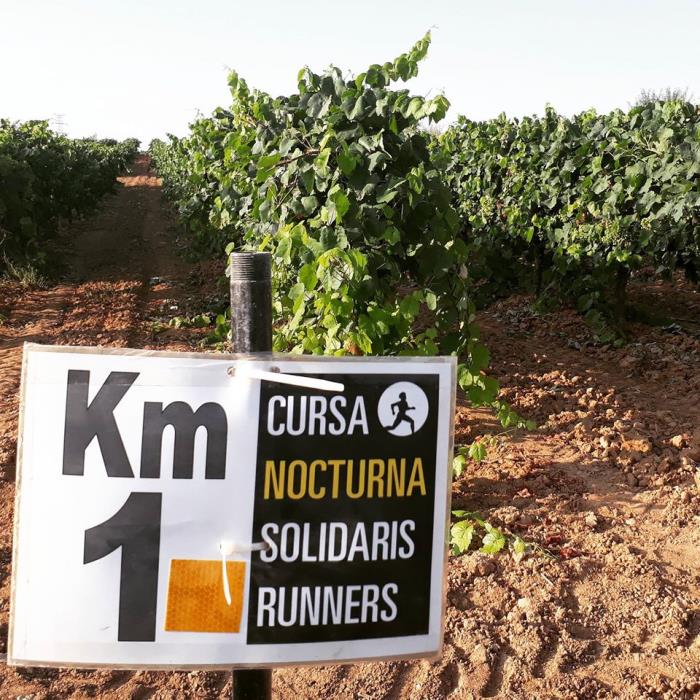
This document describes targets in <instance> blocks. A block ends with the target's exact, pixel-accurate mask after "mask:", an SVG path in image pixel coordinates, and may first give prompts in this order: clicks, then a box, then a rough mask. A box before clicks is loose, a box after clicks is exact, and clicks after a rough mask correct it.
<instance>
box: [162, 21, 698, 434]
mask: <svg viewBox="0 0 700 700" xmlns="http://www.w3.org/2000/svg"><path fill="white" fill-rule="evenodd" d="M429 43H430V35H429V34H428V35H426V36H425V37H424V38H423V39H421V40H420V41H419V42H418V43H417V44H415V46H414V47H413V48H412V49H411V50H410V51H409V52H408V53H406V54H403V55H401V56H399V57H398V58H397V59H396V60H395V61H393V62H388V63H385V64H383V65H379V64H375V65H372V66H370V67H369V68H368V69H367V71H366V72H363V73H361V74H360V75H358V76H356V77H353V76H348V75H347V74H344V73H343V72H341V71H340V70H338V69H337V68H330V69H328V70H327V71H326V72H324V73H321V74H316V73H313V72H311V71H310V70H309V69H308V68H305V69H302V70H301V71H300V72H299V75H298V91H297V92H296V93H295V94H292V95H290V96H284V97H276V98H273V97H271V96H270V95H268V94H266V93H264V92H261V91H257V90H253V89H251V88H249V86H248V85H247V83H246V82H245V81H244V80H243V79H242V78H241V77H240V76H238V75H237V74H236V73H235V72H234V73H231V75H230V77H229V85H230V88H231V93H232V97H233V100H232V104H231V106H230V107H228V108H226V109H224V108H220V109H217V110H216V111H215V112H214V114H213V115H212V116H211V117H208V118H203V119H199V120H198V121H196V122H195V123H194V124H192V126H191V131H190V133H189V135H188V136H187V137H186V138H176V137H173V136H171V137H169V140H168V141H167V142H163V141H158V140H157V141H154V142H153V143H152V144H151V147H150V153H151V156H152V158H153V161H154V164H155V167H156V169H157V170H158V172H159V173H160V175H161V176H162V177H163V180H164V188H165V192H166V195H167V196H168V197H169V198H170V199H171V200H172V201H173V202H174V204H175V206H176V208H177V210H178V213H179V215H180V219H181V221H182V223H183V227H184V229H185V230H186V232H187V234H188V237H189V241H190V243H191V245H192V246H193V247H194V248H195V249H197V250H198V251H200V252H202V253H206V254H217V255H220V254H222V253H223V252H224V251H226V253H229V252H231V251H232V250H233V249H247V250H267V251H270V252H271V254H272V256H273V259H274V262H275V274H274V282H275V285H276V289H275V299H274V313H275V338H274V345H275V349H276V350H280V351H291V352H310V353H330V354H431V355H432V354H444V353H455V354H458V355H460V356H461V357H462V358H463V360H464V363H463V364H462V365H460V375H459V381H460V385H461V386H462V388H463V389H464V390H465V391H466V392H467V393H468V395H469V398H470V400H471V401H472V402H473V403H475V404H482V405H483V404H490V405H493V406H495V407H496V409H497V410H498V411H499V414H500V418H501V420H502V421H503V422H504V424H505V425H512V424H514V423H518V422H519V421H520V419H519V418H518V417H517V416H516V415H515V414H514V413H512V412H511V411H510V409H508V407H507V406H505V405H504V404H502V403H499V402H498V401H497V399H496V397H497V394H498V385H497V383H496V382H495V381H494V380H493V379H491V378H489V377H487V376H486V375H485V373H484V369H485V368H486V366H487V365H488V361H489V354H488V351H487V349H486V348H485V347H484V345H483V344H482V343H480V342H479V335H478V329H477V328H476V326H475V325H474V317H475V306H476V303H477V301H478V300H479V295H480V294H482V293H483V291H484V290H485V289H488V288H489V286H493V283H494V282H496V284H497V285H498V286H499V287H501V288H503V287H504V286H505V287H507V286H508V285H509V284H510V285H516V284H517V285H520V286H522V285H528V284H531V285H533V286H534V287H536V288H537V291H538V292H539V293H542V292H544V291H546V292H547V296H552V294H551V292H552V290H554V289H556V290H557V292H561V293H563V294H576V295H577V296H579V297H580V298H583V299H585V300H587V301H586V303H588V304H592V305H597V306H601V305H603V304H604V303H605V302H606V298H605V297H606V296H607V295H606V294H605V292H606V291H607V290H613V292H614V294H613V295H612V296H613V303H612V304H611V308H612V312H613V313H614V312H615V310H616V307H615V302H617V304H618V307H617V311H618V312H619V313H622V312H621V306H620V305H621V304H622V303H624V288H625V285H626V282H627V279H628V277H629V274H630V271H631V270H634V269H635V268H637V267H640V266H642V265H647V264H649V263H652V264H654V265H655V266H656V268H657V269H658V271H659V273H669V272H670V271H672V270H673V269H674V268H676V267H677V266H679V265H680V266H683V267H684V268H685V269H686V270H687V271H688V272H689V273H690V274H691V275H692V274H693V273H694V270H695V266H696V261H697V257H698V252H699V251H698V245H699V244H700V227H699V224H698V212H699V211H700V113H699V112H698V110H697V108H696V107H694V106H693V105H690V104H685V103H680V102H667V103H657V104H651V105H648V106H645V107H639V108H635V109H632V110H630V111H629V112H627V113H625V112H621V111H618V112H614V113H612V114H609V115H604V116H601V115H597V114H596V113H595V112H586V113H584V114H582V115H579V116H577V117H574V118H572V119H567V118H564V117H562V116H559V115H557V114H556V113H555V112H554V111H553V110H551V109H548V110H547V113H546V114H545V116H544V117H542V118H527V119H523V120H508V119H506V118H505V117H501V118H498V119H495V120H491V121H486V122H473V121H469V120H467V119H464V118H460V119H459V120H458V122H457V123H456V124H454V125H453V126H451V127H450V128H448V129H447V131H446V132H445V133H443V134H441V135H439V136H435V135H433V134H432V133H431V131H430V125H431V124H432V123H435V122H438V121H440V120H441V119H442V118H443V117H444V116H445V113H446V111H447V109H448V107H449V103H448V101H447V99H446V98H445V97H444V96H443V95H437V96H434V97H432V98H430V99H428V98H424V97H421V96H416V95H412V94H411V93H410V92H409V91H408V90H406V89H403V88H401V87H400V83H401V82H405V81H407V80H409V79H410V78H412V77H414V76H415V75H416V74H417V72H418V66H419V63H420V61H421V60H422V59H423V58H424V57H425V55H426V52H427V50H428V46H429ZM601 290H602V291H601ZM621 300H622V301H621ZM220 327H221V328H222V329H225V328H226V324H225V323H222V324H220Z"/></svg>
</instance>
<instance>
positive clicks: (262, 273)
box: [231, 252, 272, 282]
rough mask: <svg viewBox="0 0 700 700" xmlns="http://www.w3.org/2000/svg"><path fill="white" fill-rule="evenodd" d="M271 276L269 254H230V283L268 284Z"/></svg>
mask: <svg viewBox="0 0 700 700" xmlns="http://www.w3.org/2000/svg"><path fill="white" fill-rule="evenodd" d="M271 275H272V256H271V255H270V253H251V252H242V253H231V282H269V280H270V278H271Z"/></svg>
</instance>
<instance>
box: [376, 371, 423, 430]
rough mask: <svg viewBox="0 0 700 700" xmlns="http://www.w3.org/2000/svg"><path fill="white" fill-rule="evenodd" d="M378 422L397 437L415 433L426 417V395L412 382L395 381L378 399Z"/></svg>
mask: <svg viewBox="0 0 700 700" xmlns="http://www.w3.org/2000/svg"><path fill="white" fill-rule="evenodd" d="M377 415H378V416H379V422H380V423H381V424H382V425H383V426H384V427H385V428H386V429H387V430H388V431H389V432H390V433H391V434H392V435H396V436H397V437H405V436H406V435H413V433H417V432H418V431H419V430H420V429H421V428H422V427H423V423H425V419H426V418H427V417H428V397H427V396H426V395H425V392H424V391H423V389H421V388H420V387H419V386H418V385H416V384H414V383H413V382H396V384H392V385H391V386H390V387H389V388H388V389H385V390H384V393H383V394H382V395H381V397H380V399H379V404H378V405H377Z"/></svg>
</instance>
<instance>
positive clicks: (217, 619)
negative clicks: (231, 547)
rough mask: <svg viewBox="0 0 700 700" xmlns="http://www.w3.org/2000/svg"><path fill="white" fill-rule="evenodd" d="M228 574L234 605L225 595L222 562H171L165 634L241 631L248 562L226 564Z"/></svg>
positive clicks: (198, 560) (229, 562)
mask: <svg viewBox="0 0 700 700" xmlns="http://www.w3.org/2000/svg"><path fill="white" fill-rule="evenodd" d="M226 573H227V575H228V581H229V587H230V592H231V605H228V603H227V602H226V598H225V596H224V584H223V571H222V567H221V560H220V559H218V560H213V561H209V560H203V559H173V560H171V562H170V578H169V580H168V608H167V612H166V615H165V630H166V632H239V631H240V628H241V614H242V612H243V586H244V582H245V562H243V561H227V562H226Z"/></svg>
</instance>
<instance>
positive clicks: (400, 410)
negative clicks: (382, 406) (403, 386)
mask: <svg viewBox="0 0 700 700" xmlns="http://www.w3.org/2000/svg"><path fill="white" fill-rule="evenodd" d="M415 410H416V407H415V406H409V405H408V401H407V400H406V392H405V391H402V392H401V393H400V394H399V400H398V401H397V402H396V403H392V404H391V412H392V413H393V414H394V416H395V418H394V423H393V425H385V426H384V427H385V428H386V429H387V430H394V429H395V428H398V426H399V425H401V423H408V424H409V426H410V427H411V434H413V433H415V432H416V423H415V421H414V420H413V418H411V416H409V415H408V412H409V411H415Z"/></svg>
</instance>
